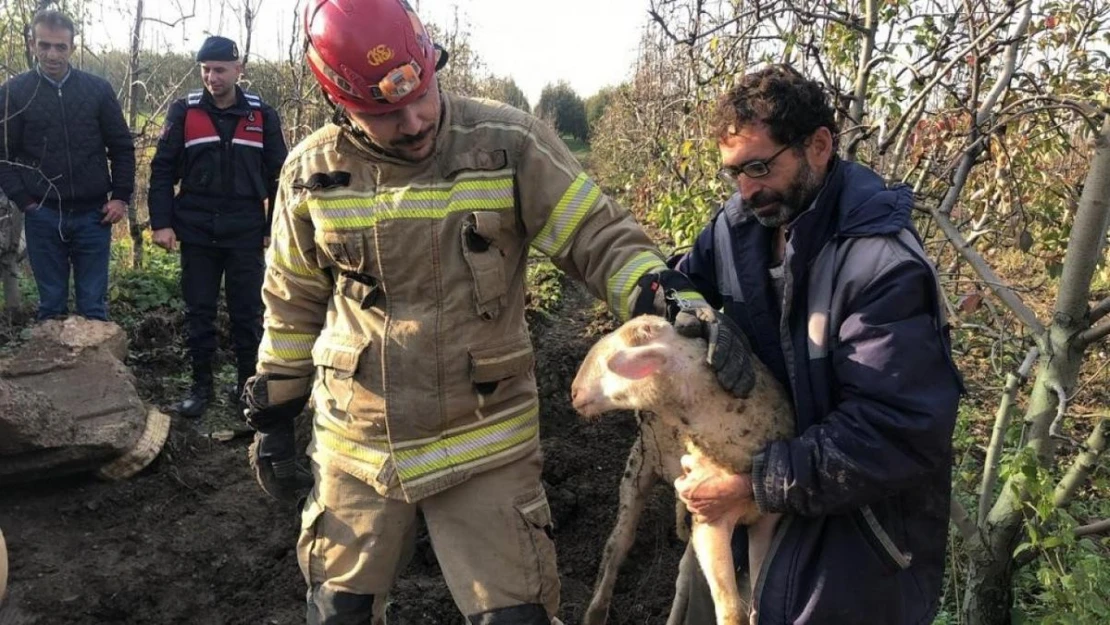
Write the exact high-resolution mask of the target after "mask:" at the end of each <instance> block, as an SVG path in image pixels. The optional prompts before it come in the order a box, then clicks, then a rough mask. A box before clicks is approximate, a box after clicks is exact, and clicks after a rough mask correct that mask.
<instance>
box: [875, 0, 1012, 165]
mask: <svg viewBox="0 0 1110 625" xmlns="http://www.w3.org/2000/svg"><path fill="white" fill-rule="evenodd" d="M1029 1H1030V0H1026V2H1023V3H1022V4H1021V5H1020V6H1021V7H1025V6H1026V5H1028V4H1029ZM1018 7H1019V5H1011V6H1010V7H1009V8H1008V9H1007V10H1006V12H1005V13H1003V14H1002V15H999V16H998V17H997V18H996V19H995V20H994V22H992V23H991V24H990V25H989V26H988V27H986V28H984V29H983V32H981V33H979V36H978V37H976V38H975V39H973V40H972V41H971V43H969V44H967V45H966V46H964V47H963V49H961V50H960V51H959V52H957V53H956V54H954V55H952V59H951V60H950V61H948V63H947V64H945V66H944V67H943V68H942V69H941V70H940V71H939V72H937V73H936V74H935V75H934V76H933V78H932V80H930V81H929V82H928V83H927V84H926V85H925V86H924V87H922V88H921V91H920V92H919V93H918V94H917V97H916V98H914V100H913V102H911V103H910V105H909V106H907V107H906V109H905V111H906V112H905V113H903V114H902V116H901V117H899V118H898V121H896V122H894V126H893V127H892V129H891V131H890V134H889V135H888V136H887V140H886V142H884V143H883V145H881V146H879V152H880V153H882V152H886V150H887V149H889V148H890V144H891V143H892V142H893V139H892V137H896V136H897V135H898V132H899V131H900V130H901V129H902V126H903V125H904V124H905V123H906V120H907V119H908V118H909V115H910V112H911V111H913V110H914V109H915V108H916V107H917V105H918V104H920V103H921V101H922V100H924V99H925V98H926V97H928V96H929V94H930V93H932V91H933V88H934V87H936V86H937V83H939V82H940V81H941V80H942V79H944V77H945V76H947V75H948V72H950V71H952V68H953V67H955V66H956V64H957V63H959V62H961V61H963V60H964V58H965V57H966V56H967V55H968V54H969V53H971V52H972V51H974V50H975V48H976V47H977V46H978V45H979V44H980V43H982V42H983V41H984V40H985V39H986V38H987V37H988V36H990V35H991V34H993V33H994V32H995V31H997V30H999V29H1000V28H1002V27H1003V26H1004V25H1005V24H1006V22H1007V21H1008V20H1009V19H1010V16H1012V15H1013V14H1014V11H1016V10H1017V9H1018Z"/></svg>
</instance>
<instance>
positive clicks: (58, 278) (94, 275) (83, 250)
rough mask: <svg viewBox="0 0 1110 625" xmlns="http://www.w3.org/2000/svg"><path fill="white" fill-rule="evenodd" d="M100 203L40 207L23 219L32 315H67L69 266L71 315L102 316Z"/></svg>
mask: <svg viewBox="0 0 1110 625" xmlns="http://www.w3.org/2000/svg"><path fill="white" fill-rule="evenodd" d="M103 218H104V214H103V213H101V212H100V205H95V206H81V207H80V208H71V209H63V210H59V209H56V208H51V207H49V206H40V207H39V208H37V209H34V210H31V211H28V212H27V213H26V214H25V215H24V217H23V223H24V227H25V232H26V235H27V256H28V257H29V258H30V260H31V270H32V271H33V272H34V274H35V284H37V285H38V288H39V312H38V319H39V320H40V321H41V320H43V319H53V318H55V317H64V316H65V315H66V314H67V309H68V303H69V268H70V265H72V266H73V291H74V295H75V299H76V303H77V314H79V315H81V316H82V317H86V318H88V319H100V320H102V321H107V320H108V258H109V256H110V255H111V250H112V226H111V224H102V223H100V220H101V219H103Z"/></svg>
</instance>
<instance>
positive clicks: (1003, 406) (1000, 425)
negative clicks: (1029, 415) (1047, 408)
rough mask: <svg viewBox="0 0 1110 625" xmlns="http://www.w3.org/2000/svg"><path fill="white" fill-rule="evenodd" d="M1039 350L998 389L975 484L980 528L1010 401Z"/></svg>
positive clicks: (989, 500) (1007, 422)
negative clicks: (979, 476)
mask: <svg viewBox="0 0 1110 625" xmlns="http://www.w3.org/2000/svg"><path fill="white" fill-rule="evenodd" d="M1039 355H1040V350H1038V349H1037V348H1036V347H1032V348H1030V349H1029V352H1028V353H1026V354H1025V360H1023V361H1022V362H1021V366H1020V367H1018V370H1017V373H1016V374H1015V373H1010V374H1007V375H1006V386H1005V387H1004V388H1003V390H1002V398H1001V399H1000V400H999V402H998V411H997V412H996V413H995V415H994V430H993V431H992V432H991V442H990V445H989V446H988V447H987V457H986V459H985V460H984V461H983V480H982V482H981V483H980V485H979V514H978V517H977V522H978V524H979V525H980V526H982V525H983V522H984V521H986V519H987V512H989V511H990V509H991V504H992V500H993V499H994V485H995V483H996V481H997V480H998V464H999V462H1000V461H1001V458H1002V445H1003V443H1004V442H1005V440H1006V430H1007V429H1008V428H1009V427H1010V419H1011V418H1012V417H1013V414H1014V411H1013V405H1014V400H1015V399H1017V391H1018V388H1019V387H1020V386H1021V385H1022V384H1024V383H1025V382H1026V381H1027V380H1029V372H1030V371H1031V370H1032V369H1033V363H1035V362H1036V361H1037V357H1038V356H1039Z"/></svg>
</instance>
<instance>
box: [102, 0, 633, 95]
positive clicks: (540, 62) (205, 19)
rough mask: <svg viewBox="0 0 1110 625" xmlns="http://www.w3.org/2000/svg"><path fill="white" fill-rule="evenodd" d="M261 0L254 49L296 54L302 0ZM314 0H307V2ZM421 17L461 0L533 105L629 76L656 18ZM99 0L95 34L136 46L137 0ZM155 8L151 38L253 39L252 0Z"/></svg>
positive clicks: (500, 68)
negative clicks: (550, 87) (544, 94)
mask: <svg viewBox="0 0 1110 625" xmlns="http://www.w3.org/2000/svg"><path fill="white" fill-rule="evenodd" d="M251 1H252V2H254V3H258V2H259V1H260V2H261V4H260V5H259V6H260V10H259V12H258V17H257V24H258V26H257V27H256V28H255V31H254V38H253V42H252V54H257V55H259V56H261V57H264V58H267V59H271V60H278V59H279V58H288V47H289V43H288V42H289V40H290V29H291V27H292V24H293V18H294V15H293V11H294V7H295V6H296V4H297V0H251ZM304 1H307V0H302V2H304ZM410 3H411V4H412V5H413V7H414V8H417V10H418V12H419V13H420V15H421V17H422V18H423V19H424V20H425V21H427V22H431V23H435V24H437V25H440V26H441V27H448V26H449V25H450V24H452V23H453V21H454V12H455V9H456V7H457V8H458V13H459V21H460V26H462V27H463V28H464V29H467V30H469V31H470V37H471V45H472V46H473V47H474V49H475V51H476V52H477V53H478V55H479V57H480V58H481V59H482V61H483V62H484V63H485V65H486V69H487V70H488V71H489V72H490V73H493V74H496V75H499V76H510V77H512V78H513V79H514V80H515V81H516V83H517V85H519V86H520V88H521V89H522V90H523V91H524V93H525V95H526V96H527V97H528V100H529V102H531V103H532V104H533V105H534V104H535V103H536V102H537V101H538V100H539V97H540V92H541V91H542V90H543V87H544V85H546V84H548V83H554V82H557V81H559V80H566V81H567V82H569V83H570V85H571V87H572V88H574V90H575V91H576V92H577V93H578V95H580V96H581V97H583V98H586V97H589V96H590V95H592V94H594V93H596V92H597V91H598V90H599V89H600V88H602V87H604V86H606V85H614V84H618V83H620V82H621V81H623V80H624V79H625V78H627V77H628V76H629V75H630V73H631V69H632V66H633V64H634V62H635V60H636V47H637V44H638V43H639V39H640V35H641V33H642V30H643V26H644V25H645V24H646V22H647V9H648V6H649V0H559V1H558V2H536V1H521V0H410ZM89 4H94V5H95V8H93V9H92V10H91V12H92V15H90V18H91V21H92V22H93V23H92V24H90V25H89V26H88V27H87V29H86V33H85V36H86V39H87V40H88V41H89V42H90V43H91V44H92V45H94V46H96V45H97V44H98V43H100V44H101V45H103V42H106V41H110V42H111V45H112V47H126V46H127V43H128V40H129V36H130V33H129V30H130V24H129V21H130V19H131V18H129V15H130V14H131V10H132V9H130V7H131V6H133V1H132V2H129V1H127V0H103V2H100V3H89ZM145 6H146V9H145V11H146V14H147V15H148V16H151V17H154V18H159V19H161V20H164V21H166V22H173V21H175V20H176V18H178V17H179V16H181V15H182V14H185V15H188V14H189V13H191V12H192V10H193V7H194V6H195V7H196V8H195V14H194V16H193V17H191V18H189V19H187V20H185V21H184V22H182V23H180V24H177V25H176V26H174V27H170V26H167V25H164V24H160V23H157V22H154V21H148V22H147V23H146V24H145V26H144V31H143V38H144V47H146V48H148V49H149V48H151V47H155V48H170V49H176V50H186V51H193V50H195V49H196V48H197V47H198V46H199V45H200V43H201V42H202V41H203V40H204V37H206V36H207V35H209V34H222V35H225V36H229V37H231V38H233V39H237V40H238V41H239V43H240V45H242V44H243V39H242V37H243V33H242V32H241V31H242V28H241V26H240V24H241V18H240V17H239V15H237V14H236V13H235V12H234V11H233V10H232V9H231V8H230V7H231V6H236V7H237V6H242V0H223V1H221V0H146V3H145Z"/></svg>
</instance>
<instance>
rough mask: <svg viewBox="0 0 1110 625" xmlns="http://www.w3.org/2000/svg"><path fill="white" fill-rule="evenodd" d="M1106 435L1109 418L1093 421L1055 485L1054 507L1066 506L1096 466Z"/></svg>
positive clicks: (1109, 432)
mask: <svg viewBox="0 0 1110 625" xmlns="http://www.w3.org/2000/svg"><path fill="white" fill-rule="evenodd" d="M1108 437H1110V418H1107V417H1102V418H1100V419H1099V420H1098V422H1097V423H1095V427H1094V429H1093V430H1091V433H1090V435H1088V436H1087V440H1086V441H1085V442H1084V443H1083V449H1082V450H1081V451H1080V452H1079V455H1078V456H1076V457H1075V461H1073V462H1072V464H1071V467H1069V468H1068V472H1067V473H1065V474H1064V477H1063V478H1061V479H1060V483H1059V484H1057V485H1056V491H1055V492H1054V493H1053V495H1052V501H1053V503H1054V504H1056V507H1058V508H1062V507H1064V506H1066V505H1067V504H1068V503H1069V502H1070V501H1071V500H1072V498H1074V497H1075V493H1076V492H1077V491H1078V490H1079V488H1080V487H1081V486H1083V484H1085V483H1086V482H1087V478H1088V477H1089V476H1090V475H1091V472H1092V471H1094V470H1095V467H1097V466H1098V462H1099V458H1100V457H1101V456H1102V454H1103V452H1105V451H1106V439H1107V438H1108Z"/></svg>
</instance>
